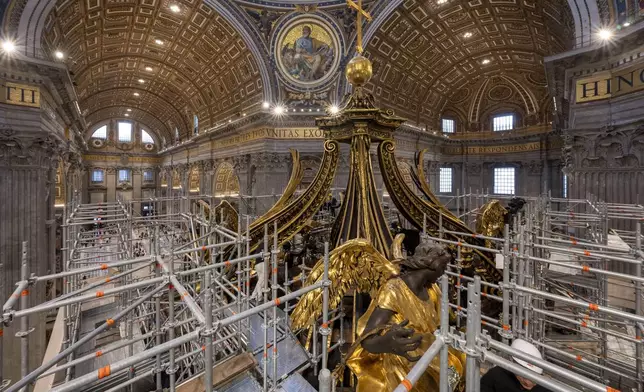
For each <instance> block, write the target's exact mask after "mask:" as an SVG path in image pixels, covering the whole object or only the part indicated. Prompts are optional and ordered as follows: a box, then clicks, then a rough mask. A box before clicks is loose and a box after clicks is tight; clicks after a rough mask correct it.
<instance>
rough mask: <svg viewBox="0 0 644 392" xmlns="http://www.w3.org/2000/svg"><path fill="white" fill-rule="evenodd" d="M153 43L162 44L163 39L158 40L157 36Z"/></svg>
mask: <svg viewBox="0 0 644 392" xmlns="http://www.w3.org/2000/svg"><path fill="white" fill-rule="evenodd" d="M154 43H155V44H157V45H163V40H160V39H158V38H157V39H155V40H154Z"/></svg>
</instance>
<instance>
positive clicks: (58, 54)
mask: <svg viewBox="0 0 644 392" xmlns="http://www.w3.org/2000/svg"><path fill="white" fill-rule="evenodd" d="M54 56H56V58H57V59H59V60H62V59H63V58H64V57H65V55H64V54H63V52H61V51H60V50H57V51H56V53H54Z"/></svg>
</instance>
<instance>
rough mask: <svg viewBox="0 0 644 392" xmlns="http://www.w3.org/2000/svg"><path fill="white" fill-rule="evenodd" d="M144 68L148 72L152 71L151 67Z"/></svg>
mask: <svg viewBox="0 0 644 392" xmlns="http://www.w3.org/2000/svg"><path fill="white" fill-rule="evenodd" d="M145 70H146V71H148V72H152V71H153V69H152V67H145Z"/></svg>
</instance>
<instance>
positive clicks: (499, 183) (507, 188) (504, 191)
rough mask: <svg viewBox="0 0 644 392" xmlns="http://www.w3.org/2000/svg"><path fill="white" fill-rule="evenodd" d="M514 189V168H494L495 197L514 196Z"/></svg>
mask: <svg viewBox="0 0 644 392" xmlns="http://www.w3.org/2000/svg"><path fill="white" fill-rule="evenodd" d="M515 188H516V168H514V167H496V168H494V193H495V194H497V195H514V194H515Z"/></svg>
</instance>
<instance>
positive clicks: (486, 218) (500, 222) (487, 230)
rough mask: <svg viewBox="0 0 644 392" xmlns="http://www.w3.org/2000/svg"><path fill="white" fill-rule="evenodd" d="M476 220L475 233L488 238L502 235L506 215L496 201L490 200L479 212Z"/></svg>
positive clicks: (504, 210)
mask: <svg viewBox="0 0 644 392" xmlns="http://www.w3.org/2000/svg"><path fill="white" fill-rule="evenodd" d="M479 211H480V212H479V214H478V217H477V219H476V232H477V233H479V234H483V235H485V236H488V237H500V236H501V235H503V227H504V226H505V215H506V214H507V213H508V210H506V209H505V208H504V207H503V206H502V205H501V202H500V201H498V200H491V201H489V202H488V203H486V204H484V205H483V206H482V207H481V209H480V210H479Z"/></svg>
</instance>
